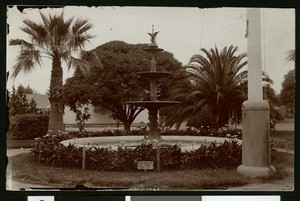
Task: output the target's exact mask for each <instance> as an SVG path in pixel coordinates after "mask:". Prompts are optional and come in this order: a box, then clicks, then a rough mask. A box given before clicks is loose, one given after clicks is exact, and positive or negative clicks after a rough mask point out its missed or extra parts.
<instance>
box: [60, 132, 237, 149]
mask: <svg viewBox="0 0 300 201" xmlns="http://www.w3.org/2000/svg"><path fill="white" fill-rule="evenodd" d="M231 140H236V141H237V142H238V143H239V144H241V142H242V141H241V140H239V139H232V138H223V137H209V136H163V135H162V136H161V139H160V140H159V141H157V140H156V141H155V140H147V139H145V138H144V136H140V135H139V136H109V137H86V138H73V139H69V140H64V141H62V142H61V144H63V145H64V146H68V145H69V144H72V145H75V146H77V147H98V148H100V147H103V148H110V149H112V150H116V149H117V148H118V147H119V146H122V147H128V148H130V147H132V148H135V147H137V146H138V145H140V144H142V143H152V144H153V146H156V143H157V142H158V144H168V145H175V144H177V145H179V146H180V147H181V151H191V150H195V149H198V148H199V147H201V146H202V145H209V144H210V143H211V142H214V143H215V144H222V143H224V142H225V141H231Z"/></svg>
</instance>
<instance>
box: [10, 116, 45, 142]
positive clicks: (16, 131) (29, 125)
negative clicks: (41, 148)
mask: <svg viewBox="0 0 300 201" xmlns="http://www.w3.org/2000/svg"><path fill="white" fill-rule="evenodd" d="M48 122H49V115H47V114H20V115H16V116H14V117H12V118H10V122H9V131H8V135H9V137H10V138H12V139H18V140H28V139H34V138H37V137H41V136H43V135H46V134H47V131H48Z"/></svg>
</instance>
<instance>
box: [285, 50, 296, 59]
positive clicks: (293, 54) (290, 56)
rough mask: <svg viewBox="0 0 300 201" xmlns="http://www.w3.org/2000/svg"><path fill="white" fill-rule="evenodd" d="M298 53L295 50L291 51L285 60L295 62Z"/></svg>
mask: <svg viewBox="0 0 300 201" xmlns="http://www.w3.org/2000/svg"><path fill="white" fill-rule="evenodd" d="M295 53H296V51H295V50H289V51H287V53H286V57H285V60H286V61H295V60H296V54H295Z"/></svg>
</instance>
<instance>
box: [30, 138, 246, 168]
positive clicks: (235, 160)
mask: <svg viewBox="0 0 300 201" xmlns="http://www.w3.org/2000/svg"><path fill="white" fill-rule="evenodd" d="M63 139H65V137H59V136H45V137H42V138H39V139H38V140H36V142H35V143H34V146H33V148H32V154H33V156H34V157H35V158H36V160H37V161H39V162H41V163H45V164H49V165H53V166H59V167H71V168H82V167H83V162H82V161H83V158H84V168H85V169H92V170H100V171H109V170H111V171H137V163H138V161H153V163H154V169H156V163H157V155H156V154H157V148H156V146H154V145H153V144H141V145H139V146H137V147H135V148H129V147H121V146H119V147H118V149H117V150H111V149H110V148H109V147H89V148H84V149H85V150H84V152H83V148H81V147H77V146H75V145H72V144H69V145H68V146H64V145H63V144H61V143H60V141H61V140H63ZM83 155H85V157H83ZM241 157H242V149H241V144H239V143H238V142H237V141H235V140H230V141H225V142H224V143H223V144H221V145H216V144H215V143H213V142H212V143H211V144H210V145H208V146H207V145H202V146H201V147H200V148H199V149H196V150H193V151H186V152H181V149H180V146H178V145H168V144H163V145H161V146H160V164H161V166H160V167H161V170H180V169H201V168H227V169H230V168H236V167H237V166H238V165H240V164H241Z"/></svg>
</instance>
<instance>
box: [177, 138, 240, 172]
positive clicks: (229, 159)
mask: <svg viewBox="0 0 300 201" xmlns="http://www.w3.org/2000/svg"><path fill="white" fill-rule="evenodd" d="M182 161H183V163H182V166H183V168H184V169H201V168H226V169H231V168H236V167H237V166H238V165H240V164H241V163H242V146H241V145H240V144H239V143H238V142H237V141H236V140H231V141H230V142H228V141H225V142H224V143H223V144H221V145H216V144H215V143H213V142H212V143H211V144H210V145H209V146H205V145H202V146H201V147H200V148H199V149H197V150H194V151H187V152H185V153H184V154H183V157H182Z"/></svg>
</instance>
